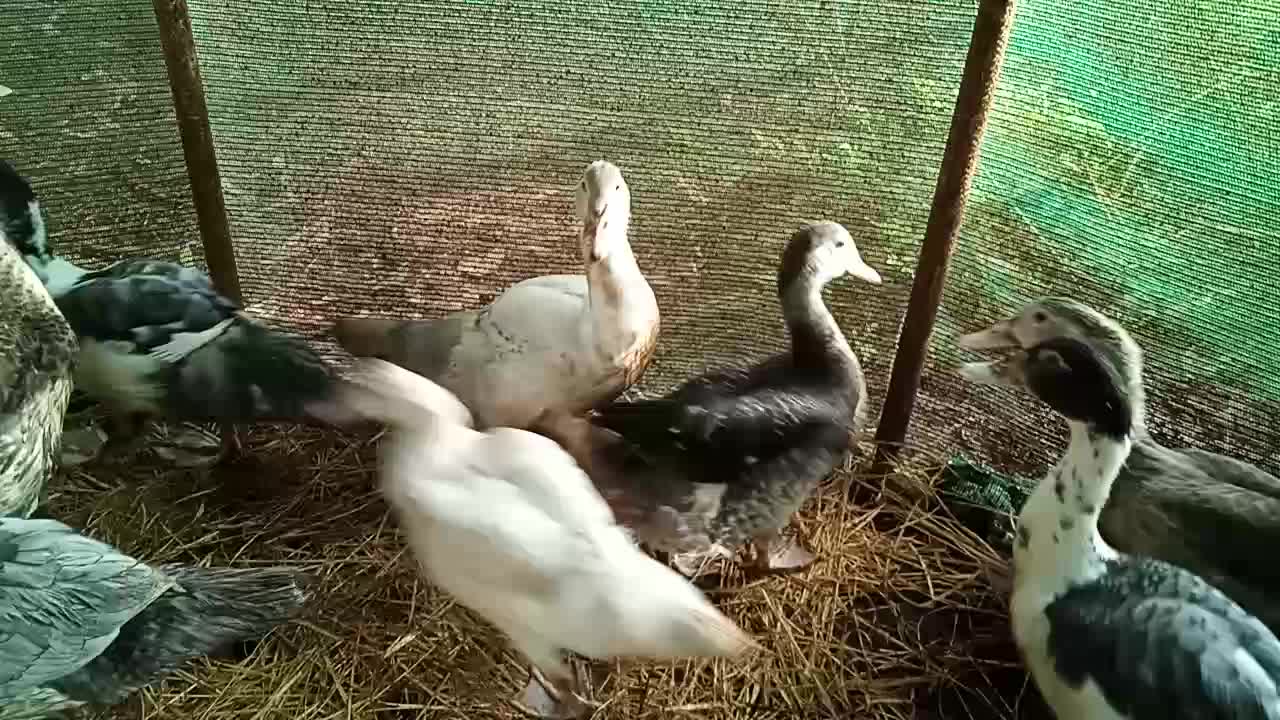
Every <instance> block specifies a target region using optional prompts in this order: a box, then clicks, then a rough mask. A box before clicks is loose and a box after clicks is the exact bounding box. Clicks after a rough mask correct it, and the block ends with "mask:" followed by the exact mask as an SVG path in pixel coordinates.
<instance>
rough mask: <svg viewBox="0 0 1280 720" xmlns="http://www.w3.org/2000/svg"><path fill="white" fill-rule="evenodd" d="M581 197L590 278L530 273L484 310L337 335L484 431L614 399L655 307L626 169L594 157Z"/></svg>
mask: <svg viewBox="0 0 1280 720" xmlns="http://www.w3.org/2000/svg"><path fill="white" fill-rule="evenodd" d="M574 194H575V195H574V202H575V207H576V210H577V213H578V217H579V219H580V220H581V223H582V225H581V230H580V232H579V238H578V246H579V251H580V254H581V258H582V264H583V269H584V274H582V275H544V276H541V277H534V278H529V279H528V280H523V281H521V282H519V283H516V284H515V285H513V286H511V287H509V288H507V289H506V290H505V291H504V292H503V293H502V294H501V295H499V296H498V298H497V299H495V300H494V301H493V302H492V303H491V304H489V305H488V306H486V307H483V308H477V309H475V310H469V311H465V312H460V313H455V314H453V315H449V316H446V317H443V318H439V319H436V320H389V319H378V318H355V317H348V318H342V319H340V320H338V321H337V322H336V323H335V324H334V328H333V334H334V337H336V338H337V340H338V342H339V343H340V344H341V345H342V347H343V348H345V349H346V350H347V351H348V352H350V353H351V354H352V355H355V356H358V357H375V358H379V359H382V360H388V361H390V362H394V363H396V364H397V365H400V366H401V367H404V368H407V369H409V370H412V371H414V372H416V373H418V374H419V375H422V376H424V377H426V378H429V379H431V380H434V381H435V382H438V383H440V384H441V385H443V386H444V387H446V388H448V389H449V391H450V392H452V393H455V394H456V395H457V396H458V397H459V398H461V399H462V401H463V402H464V403H466V405H467V407H468V408H470V409H471V412H472V413H474V415H475V421H476V423H477V424H478V426H479V427H481V428H485V427H515V428H526V427H528V426H529V424H530V423H531V422H532V421H533V420H535V419H536V418H537V417H538V416H539V415H540V414H541V413H542V412H543V411H544V410H548V409H564V410H567V411H569V412H575V413H576V412H583V411H586V410H588V409H590V408H592V407H596V406H598V405H602V404H604V403H607V402H610V401H612V400H614V399H615V398H617V397H618V396H619V395H621V394H622V393H623V391H625V390H626V389H627V388H629V387H630V386H631V385H633V384H634V383H635V382H636V381H638V380H639V379H640V377H641V375H643V374H644V371H645V368H647V367H648V365H649V361H650V360H651V359H652V357H653V351H654V348H655V346H656V344H657V341H658V326H659V314H658V302H657V299H656V298H655V297H654V294H653V290H652V288H650V287H649V283H648V282H647V281H646V280H645V278H644V274H643V273H642V272H641V271H640V267H639V266H638V265H637V264H636V258H635V255H634V254H633V253H632V251H631V244H630V242H629V241H628V238H627V232H628V228H629V226H630V223H631V190H630V189H629V188H628V186H627V182H626V180H625V179H623V177H622V171H621V170H619V169H618V167H617V166H615V165H614V164H612V163H610V162H607V161H605V160H597V161H595V162H592V163H591V164H589V165H588V166H587V168H586V170H585V171H583V174H582V178H581V180H579V182H578V185H577V187H576V189H575V191H574Z"/></svg>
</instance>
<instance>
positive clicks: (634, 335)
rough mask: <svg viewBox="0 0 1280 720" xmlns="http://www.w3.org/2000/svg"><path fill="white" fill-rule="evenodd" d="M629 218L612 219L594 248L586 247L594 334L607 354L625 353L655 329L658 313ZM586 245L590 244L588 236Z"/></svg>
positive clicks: (601, 230)
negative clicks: (637, 254)
mask: <svg viewBox="0 0 1280 720" xmlns="http://www.w3.org/2000/svg"><path fill="white" fill-rule="evenodd" d="M627 224H628V218H626V217H622V218H618V219H614V220H612V221H610V222H609V223H608V224H607V226H606V225H604V224H603V223H602V226H601V227H600V228H599V230H598V231H597V233H598V234H597V236H596V238H595V242H594V244H593V245H594V247H584V252H583V254H584V256H585V260H586V263H587V287H588V294H589V300H588V302H589V313H590V321H591V333H592V337H593V339H594V342H595V344H596V346H597V347H598V348H599V349H600V350H601V351H602V352H604V353H605V354H606V355H609V356H614V355H617V354H625V353H626V352H628V351H629V350H630V348H631V346H632V345H633V344H634V343H636V342H637V341H638V340H639V339H640V338H641V337H642V336H644V335H645V333H647V332H648V331H649V330H650V328H652V326H653V324H654V322H655V321H656V317H657V313H658V302H657V299H656V298H655V297H654V294H653V289H652V288H650V287H649V283H648V282H647V281H646V280H645V278H644V274H643V273H642V272H640V266H639V265H637V264H636V258H635V255H634V254H633V253H632V252H631V243H629V242H628V241H627ZM583 244H584V245H588V243H586V242H585V239H584V243H583Z"/></svg>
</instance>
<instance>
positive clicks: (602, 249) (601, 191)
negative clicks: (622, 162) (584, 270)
mask: <svg viewBox="0 0 1280 720" xmlns="http://www.w3.org/2000/svg"><path fill="white" fill-rule="evenodd" d="M574 208H575V210H576V211H577V213H578V217H579V219H581V220H582V236H581V244H582V260H583V262H584V263H585V264H587V265H590V264H592V263H595V262H599V261H601V260H604V259H605V258H607V257H609V255H611V254H612V253H614V252H615V251H617V250H619V249H620V248H626V247H629V245H628V244H627V226H628V225H629V224H630V223H631V189H630V188H628V187H627V181H626V180H625V179H624V178H623V177H622V171H621V170H619V169H618V166H616V165H614V164H613V163H611V162H609V161H607V160H596V161H595V162H593V163H591V164H590V165H588V166H587V169H586V170H585V171H584V172H583V173H582V179H581V180H580V181H578V187H577V189H576V190H575V191H574Z"/></svg>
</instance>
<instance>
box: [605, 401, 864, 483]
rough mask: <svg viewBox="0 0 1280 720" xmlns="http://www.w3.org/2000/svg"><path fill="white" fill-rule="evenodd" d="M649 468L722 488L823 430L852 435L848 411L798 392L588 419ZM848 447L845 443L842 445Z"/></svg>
mask: <svg viewBox="0 0 1280 720" xmlns="http://www.w3.org/2000/svg"><path fill="white" fill-rule="evenodd" d="M592 422H593V423H595V424H597V425H599V426H601V427H604V428H607V429H609V430H612V431H613V432H615V433H617V434H618V435H620V436H622V438H623V439H624V440H625V441H626V445H627V446H629V449H630V451H631V452H632V453H633V454H634V455H636V456H638V457H640V458H643V459H645V460H647V461H649V462H650V463H653V464H658V465H666V466H672V465H674V466H675V467H677V468H679V469H681V470H682V471H683V472H684V473H685V474H686V475H687V476H688V477H689V478H690V479H691V480H693V481H695V482H726V481H730V482H731V478H733V477H735V475H736V472H735V471H738V470H741V469H743V468H744V467H746V466H749V465H752V464H755V463H756V462H758V461H760V460H764V459H768V458H772V457H775V456H777V455H778V454H779V453H782V452H785V451H786V450H788V449H790V448H792V447H794V446H795V445H797V444H801V445H806V444H808V442H807V438H808V437H809V436H811V435H812V434H813V433H814V432H815V431H818V430H820V429H823V428H830V427H833V426H838V427H851V422H852V419H851V413H850V411H849V409H848V407H847V404H844V403H840V402H838V401H832V400H830V399H827V398H825V397H823V395H822V394H821V393H814V392H804V391H802V390H801V389H799V388H794V387H792V388H788V387H764V388H758V389H756V390H754V391H752V392H748V393H743V394H719V395H715V394H711V393H705V394H704V396H703V397H702V398H701V399H700V401H699V402H696V403H694V402H688V401H682V400H676V399H670V398H659V399H652V400H640V401H636V402H629V403H628V402H617V403H613V404H612V405H609V406H608V407H606V408H604V409H603V410H601V411H599V412H598V414H597V415H596V416H595V417H593V418H592ZM845 445H847V438H846V440H845Z"/></svg>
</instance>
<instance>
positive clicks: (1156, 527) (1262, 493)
mask: <svg viewBox="0 0 1280 720" xmlns="http://www.w3.org/2000/svg"><path fill="white" fill-rule="evenodd" d="M1055 338H1072V339H1076V340H1079V341H1081V342H1084V343H1086V344H1087V345H1089V346H1090V347H1091V348H1093V349H1094V352H1096V353H1098V354H1099V355H1100V356H1102V357H1103V358H1106V360H1107V361H1108V362H1109V363H1110V364H1111V365H1114V366H1115V367H1117V368H1118V369H1119V370H1120V372H1121V377H1122V378H1123V379H1124V381H1125V383H1126V385H1125V388H1124V389H1125V392H1126V397H1127V399H1128V401H1129V403H1130V405H1131V407H1132V408H1133V427H1134V429H1133V438H1134V439H1133V450H1132V452H1131V453H1130V455H1129V457H1128V460H1127V462H1126V463H1125V464H1124V466H1123V467H1122V468H1121V469H1120V471H1119V475H1118V477H1117V478H1116V481H1115V484H1114V486H1113V487H1112V488H1111V493H1110V495H1109V496H1108V500H1107V504H1106V505H1105V506H1104V507H1103V508H1102V514H1101V517H1100V520H1099V526H1100V528H1101V531H1102V535H1103V537H1105V538H1106V539H1107V542H1109V543H1110V544H1111V545H1112V547H1114V548H1116V549H1117V550H1118V551H1120V552H1124V553H1130V554H1134V555H1142V556H1145V557H1153V558H1156V559H1159V560H1162V561H1164V562H1169V563H1173V564H1175V565H1178V566H1180V567H1183V568H1186V569H1187V570H1190V571H1191V572H1193V573H1195V574H1196V575H1198V576H1200V577H1202V578H1204V579H1205V580H1207V581H1208V582H1209V583H1211V584H1213V585H1214V586H1215V587H1217V588H1218V589H1220V590H1222V591H1223V592H1225V593H1226V594H1227V595H1228V596H1229V597H1231V598H1232V599H1233V600H1234V601H1235V602H1238V603H1240V605H1241V606H1243V607H1244V608H1245V609H1246V610H1247V611H1249V612H1250V613H1252V614H1254V615H1256V616H1257V617H1259V618H1261V619H1262V621H1263V622H1265V623H1266V624H1267V625H1268V627H1270V628H1271V629H1272V631H1273V632H1278V633H1280V569H1277V568H1273V567H1271V565H1270V564H1269V563H1266V562H1259V561H1258V559H1257V555H1258V553H1259V552H1265V549H1266V548H1272V547H1277V546H1280V479H1277V478H1276V477H1275V476H1273V475H1271V474H1269V473H1267V472H1265V471H1263V470H1261V469H1260V468H1258V467H1256V466H1254V465H1251V464H1249V463H1245V462H1243V461H1240V460H1237V459H1235V458H1231V457H1227V456H1224V455H1219V454H1216V453H1211V452H1207V451H1204V450H1199V449H1194V448H1188V449H1175V448H1168V447H1164V446H1163V445H1161V444H1160V443H1158V442H1157V441H1156V440H1155V439H1154V438H1152V436H1151V434H1150V433H1149V431H1148V429H1147V424H1146V390H1145V386H1144V380H1143V360H1144V356H1143V352H1142V349H1141V348H1140V347H1139V345H1138V343H1137V342H1136V341H1135V340H1134V339H1133V337H1132V336H1131V335H1130V334H1129V333H1128V332H1127V331H1126V330H1125V329H1124V328H1123V327H1122V326H1121V325H1120V324H1119V323H1118V322H1116V321H1115V320H1113V319H1111V318H1109V317H1107V316H1105V315H1103V314H1102V313H1101V312H1099V311H1098V310H1096V309H1094V308H1092V307H1090V306H1088V305H1086V304H1084V303H1081V302H1079V301H1076V300H1072V299H1070V298H1065V297H1056V296H1047V297H1043V298H1039V299H1036V300H1033V301H1032V302H1029V303H1027V304H1026V305H1025V306H1024V307H1023V308H1021V309H1020V310H1019V311H1018V312H1017V314H1015V315H1014V316H1012V317H1011V318H1009V319H1006V320H1002V321H1000V322H997V323H995V324H994V325H992V326H991V327H989V328H987V329H985V330H980V331H976V332H972V333H968V334H965V335H962V336H961V337H959V338H958V341H957V342H958V344H959V345H960V347H962V348H966V349H969V350H979V351H997V352H1000V351H1008V350H1010V349H1014V348H1024V349H1025V348H1029V347H1031V346H1033V345H1035V344H1037V343H1040V342H1043V341H1045V340H1050V339H1055ZM984 382H989V383H994V384H1007V383H1005V382H1004V381H1003V380H1002V379H1001V377H1000V376H993V377H991V378H988V379H987V380H985V381H984Z"/></svg>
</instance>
